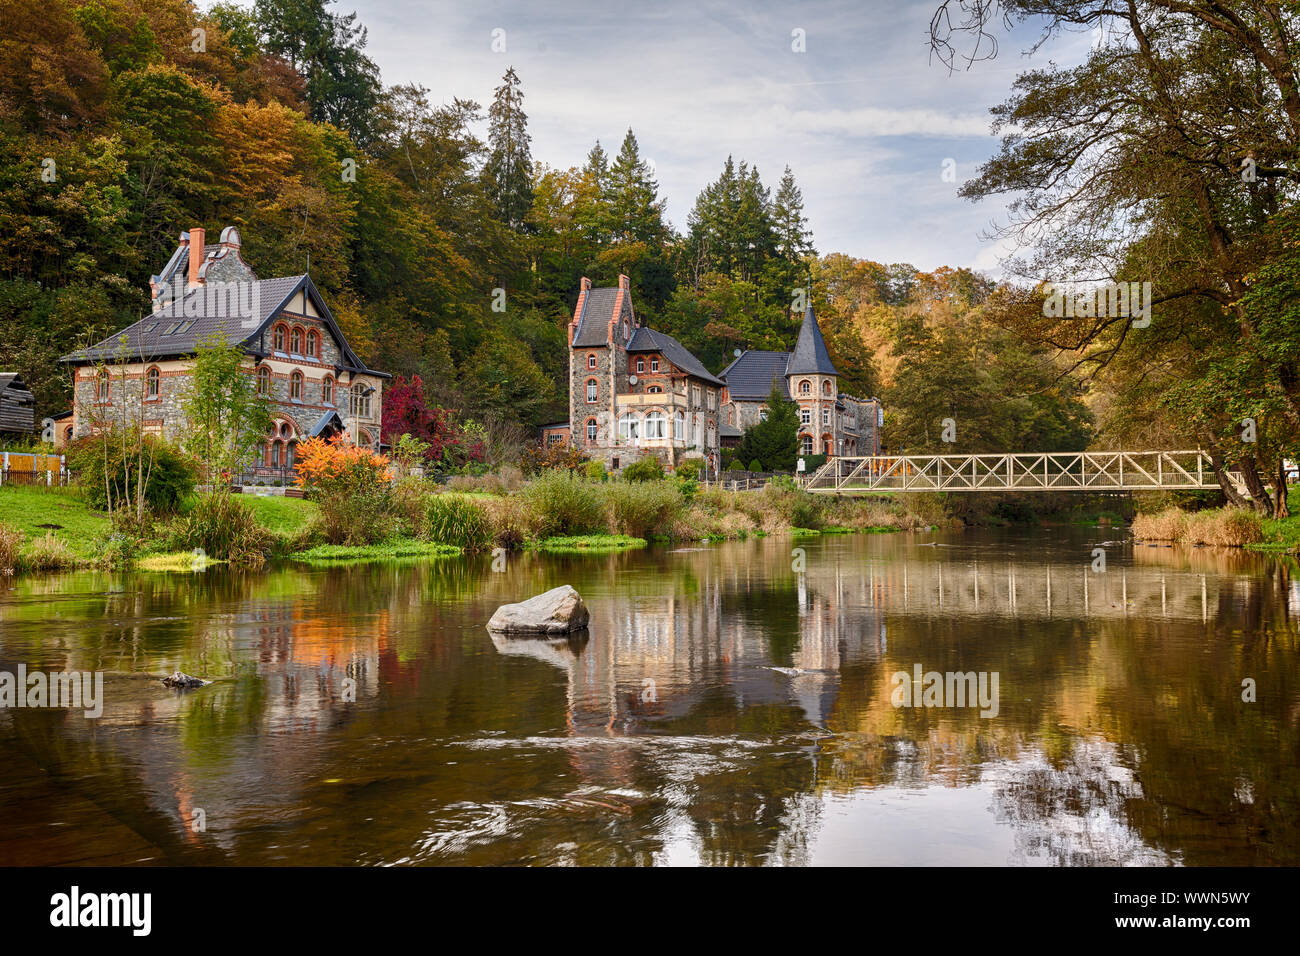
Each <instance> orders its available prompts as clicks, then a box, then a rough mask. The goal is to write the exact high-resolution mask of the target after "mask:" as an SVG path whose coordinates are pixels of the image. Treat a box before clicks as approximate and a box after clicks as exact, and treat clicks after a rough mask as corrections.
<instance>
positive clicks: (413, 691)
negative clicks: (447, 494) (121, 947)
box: [0, 527, 1300, 866]
mask: <svg viewBox="0 0 1300 956" xmlns="http://www.w3.org/2000/svg"><path fill="white" fill-rule="evenodd" d="M1122 537H1123V534H1122V532H1121V531H1118V530H1115V529H1109V528H1091V527H1041V528H1037V527H1036V528H1033V529H1027V530H1016V531H967V532H965V533H960V534H916V535H910V534H881V535H845V536H829V535H828V536H822V537H802V538H775V537H773V538H762V539H751V540H749V541H744V542H729V543H725V544H717V545H709V546H690V547H680V548H671V547H658V548H652V549H648V550H645V551H638V552H629V553H624V554H619V555H614V556H594V555H593V556H577V557H564V558H555V557H540V556H536V555H517V556H512V557H511V558H510V559H509V560H508V561H507V562H506V565H505V568H504V570H493V568H492V559H491V558H490V557H487V556H484V557H482V558H465V559H461V558H453V559H445V560H437V561H427V560H426V561H418V562H409V563H377V564H365V565H352V566H347V567H315V566H301V565H295V566H290V567H284V568H279V569H273V570H270V571H266V572H262V573H256V574H241V573H235V572H231V571H228V570H225V569H222V568H210V569H208V570H206V571H203V572H201V573H194V574H175V573H172V574H163V573H132V574H111V573H72V574H61V575H50V576H31V577H18V578H10V579H0V670H8V671H10V672H11V673H14V672H16V668H17V666H18V665H19V664H22V665H24V666H25V667H26V669H27V670H28V671H29V672H32V671H44V672H55V671H99V672H103V673H104V675H105V677H104V685H103V686H104V692H103V696H104V701H103V713H102V715H101V716H99V717H98V718H91V717H87V716H86V714H84V713H83V712H82V711H79V710H72V709H53V708H46V709H39V708H28V707H23V708H19V707H11V708H8V709H0V820H3V821H4V822H3V823H2V824H0V865H29V864H98V865H118V864H242V865H272V864H324V865H338V864H346V865H405V864H430V865H438V864H472V865H477V864H511V865H534V864H577V865H585V864H599V865H607V864H656V865H675V864H688V865H689V864H718V865H735V864H740V865H801V864H903V865H927V864H959V865H960V864H993V865H1002V864H1008V865H1017V866H1052V865H1067V864H1068V865H1098V864H1100V865H1115V864H1126V865H1127V864H1147V865H1165V864H1168V865H1207V864H1219V865H1243V864H1262V865H1276V864H1289V865H1295V864H1297V863H1300V829H1298V824H1300V786H1298V784H1300V769H1298V764H1300V761H1298V760H1297V756H1298V754H1300V648H1298V646H1297V624H1296V621H1297V616H1300V577H1295V576H1293V568H1294V566H1293V564H1292V563H1291V562H1290V561H1289V560H1287V559H1276V558H1269V557H1263V556H1255V555H1249V554H1242V553H1232V552H1222V551H1210V550H1207V549H1201V550H1180V549H1173V548H1154V547H1145V546H1134V545H1133V544H1131V543H1122V542H1119V541H1118V540H1116V539H1119V538H1122ZM1097 549H1100V551H1099V550H1097ZM1098 554H1104V564H1103V563H1102V561H1101V560H1100V559H1099V558H1098V557H1097V555H1098ZM559 584H571V585H573V586H574V587H576V588H577V589H578V591H579V592H580V593H581V594H582V596H583V597H584V599H585V600H586V601H587V604H588V606H589V608H590V610H591V615H592V620H591V627H590V629H589V631H588V632H587V633H586V634H582V635H579V636H577V637H575V638H574V639H572V640H568V641H558V642H545V641H532V640H520V639H502V638H495V639H494V638H493V637H492V636H491V635H489V633H488V632H487V631H486V630H485V628H484V624H485V622H486V621H487V619H488V618H489V617H490V616H491V614H492V612H493V611H494V610H495V609H496V607H497V606H498V605H500V604H502V603H505V602H508V601H517V600H522V599H524V598H526V597H529V596H531V595H533V594H536V593H538V592H540V591H542V590H545V589H547V588H550V587H554V586H557V585H559ZM175 670H182V671H185V672H186V673H189V674H195V675H198V676H201V677H205V678H208V679H211V680H213V681H214V683H212V684H211V685H210V686H207V687H203V688H201V689H198V690H192V691H174V690H170V689H168V688H166V687H163V686H162V685H161V684H160V683H159V682H158V681H157V680H155V679H151V678H149V677H148V676H146V675H149V674H154V675H158V674H163V673H170V672H172V671H175ZM929 672H939V673H941V674H947V673H949V672H952V673H955V674H965V673H970V672H973V673H974V674H975V675H979V679H980V680H984V679H985V678H989V679H990V683H987V684H985V685H984V686H985V687H986V688H987V689H988V690H989V691H990V693H991V691H992V684H991V680H992V679H993V678H994V676H995V679H996V689H997V694H996V701H992V700H988V699H986V701H985V702H984V703H985V704H986V705H990V704H992V705H993V706H983V707H981V706H979V705H978V702H977V701H975V700H967V701H966V702H965V705H961V704H960V702H958V701H955V700H953V699H952V698H951V696H949V697H947V698H944V699H943V700H940V701H935V702H933V705H932V706H895V704H896V702H898V699H899V697H900V695H901V694H902V688H903V687H904V685H907V687H908V690H909V696H910V690H911V689H912V688H913V687H915V688H916V690H917V691H918V693H917V699H916V700H914V701H911V703H912V704H916V705H921V704H923V699H922V697H921V694H920V690H921V687H922V685H923V684H924V683H925V680H924V678H923V679H922V682H921V684H917V683H916V682H915V678H916V677H920V676H922V675H923V674H928V673H929ZM900 673H901V674H902V675H904V677H905V678H906V680H904V679H903V678H896V677H895V675H896V674H900ZM1243 682H1245V683H1243ZM1252 682H1253V684H1252ZM1251 686H1253V694H1252V693H1250V692H1249V689H1248V688H1250V687H1251ZM942 689H945V688H941V690H942ZM947 689H951V688H947ZM1243 695H1244V696H1245V697H1247V698H1249V697H1251V696H1253V697H1254V699H1253V700H1248V699H1247V700H1243ZM994 710H995V711H996V713H991V711H994Z"/></svg>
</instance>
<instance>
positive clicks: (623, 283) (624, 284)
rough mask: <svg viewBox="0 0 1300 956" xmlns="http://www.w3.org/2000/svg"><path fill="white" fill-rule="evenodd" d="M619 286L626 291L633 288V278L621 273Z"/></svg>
mask: <svg viewBox="0 0 1300 956" xmlns="http://www.w3.org/2000/svg"><path fill="white" fill-rule="evenodd" d="M618 287H619V288H620V289H622V290H623V291H624V292H627V291H629V290H630V289H631V288H632V280H630V279H629V278H628V277H627V276H625V275H620V276H619V277H618Z"/></svg>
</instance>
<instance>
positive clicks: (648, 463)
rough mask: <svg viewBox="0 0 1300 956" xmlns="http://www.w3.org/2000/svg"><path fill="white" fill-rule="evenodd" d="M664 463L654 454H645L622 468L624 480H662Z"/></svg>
mask: <svg viewBox="0 0 1300 956" xmlns="http://www.w3.org/2000/svg"><path fill="white" fill-rule="evenodd" d="M663 477H664V464H663V462H661V461H660V460H659V459H658V458H656V457H655V456H654V455H646V456H645V457H644V458H641V459H639V460H638V461H634V462H632V464H630V465H628V466H627V467H626V468H624V469H623V479H624V480H625V481H662V480H663Z"/></svg>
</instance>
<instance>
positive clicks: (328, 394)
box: [320, 375, 334, 405]
mask: <svg viewBox="0 0 1300 956" xmlns="http://www.w3.org/2000/svg"><path fill="white" fill-rule="evenodd" d="M320 398H321V401H322V402H324V403H325V404H326V405H333V404H334V379H332V378H330V377H329V376H328V375H326V376H325V378H324V380H323V381H322V382H321V383H320Z"/></svg>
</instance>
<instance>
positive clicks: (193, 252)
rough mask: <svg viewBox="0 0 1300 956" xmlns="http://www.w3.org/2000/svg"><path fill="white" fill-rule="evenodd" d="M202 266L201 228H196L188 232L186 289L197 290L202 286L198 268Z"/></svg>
mask: <svg viewBox="0 0 1300 956" xmlns="http://www.w3.org/2000/svg"><path fill="white" fill-rule="evenodd" d="M202 265H203V227H202V226H196V227H194V228H193V229H191V230H190V268H189V282H188V283H187V284H186V288H187V289H197V288H198V287H199V286H201V285H203V277H202V276H200V275H199V268H200V267H201V266H202Z"/></svg>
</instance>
